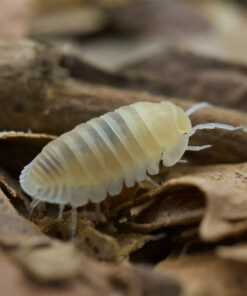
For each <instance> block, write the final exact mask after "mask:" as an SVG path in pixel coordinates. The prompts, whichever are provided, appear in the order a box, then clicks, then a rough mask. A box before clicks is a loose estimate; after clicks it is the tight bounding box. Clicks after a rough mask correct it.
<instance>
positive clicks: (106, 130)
mask: <svg viewBox="0 0 247 296" xmlns="http://www.w3.org/2000/svg"><path fill="white" fill-rule="evenodd" d="M206 105H207V104H205V103H202V104H199V105H196V106H195V107H192V108H193V110H192V109H190V110H189V111H187V112H188V114H189V115H190V114H191V113H192V112H194V111H196V110H197V109H199V108H202V107H205V106H206ZM198 106H199V107H198ZM205 125H206V127H204V126H205ZM205 125H200V127H199V126H198V128H196V127H194V128H192V127H191V122H190V119H189V116H188V115H187V114H186V112H184V111H183V110H182V109H181V108H180V107H178V106H176V105H174V104H172V103H170V102H168V101H163V102H161V103H150V102H138V103H135V104H132V105H128V106H124V107H121V108H119V109H117V110H115V111H114V112H108V113H106V114H104V115H103V116H100V117H99V118H94V119H92V120H89V121H88V122H87V123H83V124H79V125H78V126H76V127H75V128H74V129H72V130H71V131H70V132H67V133H65V134H63V135H61V136H60V137H58V138H57V139H55V140H53V141H52V142H50V143H49V144H48V145H47V146H45V147H44V148H43V150H42V152H41V153H40V154H39V155H37V157H36V158H35V159H34V160H33V161H32V162H31V163H30V164H28V165H27V166H26V167H25V168H24V169H23V171H22V173H21V176H20V184H21V187H22V188H23V190H24V191H25V192H26V193H28V194H29V195H31V196H32V197H33V198H34V202H35V204H33V206H35V205H36V204H37V201H46V202H51V203H57V204H59V205H65V204H70V205H71V206H72V207H73V208H77V207H79V206H83V205H85V204H87V203H88V201H92V202H95V203H99V202H101V201H103V200H104V199H105V198H106V196H107V194H108V193H109V194H110V195H117V194H119V193H120V192H121V190H122V187H123V184H125V185H126V186H127V187H132V186H133V185H134V184H135V182H142V181H144V180H147V178H148V175H147V173H148V174H149V175H156V174H158V173H159V164H160V161H161V160H162V161H163V164H164V165H165V166H172V165H174V164H175V163H177V162H178V161H179V160H180V159H181V157H182V155H183V154H184V152H185V150H186V149H187V150H201V149H204V148H208V147H209V145H206V146H202V147H189V146H188V140H189V136H190V135H192V134H193V133H194V132H195V130H196V129H202V128H215V127H221V128H226V129H233V128H232V127H229V126H226V125H217V124H214V123H213V124H211V126H209V125H210V124H205ZM212 125H214V126H212ZM193 129H194V130H193ZM74 220H75V219H74ZM73 223H74V224H75V223H76V222H73ZM73 228H75V226H73Z"/></svg>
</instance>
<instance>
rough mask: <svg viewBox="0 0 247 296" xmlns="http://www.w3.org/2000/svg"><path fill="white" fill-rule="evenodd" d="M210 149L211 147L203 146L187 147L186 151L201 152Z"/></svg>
mask: <svg viewBox="0 0 247 296" xmlns="http://www.w3.org/2000/svg"><path fill="white" fill-rule="evenodd" d="M210 147H212V145H203V146H187V148H186V151H201V150H204V149H207V148H210Z"/></svg>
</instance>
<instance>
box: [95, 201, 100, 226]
mask: <svg viewBox="0 0 247 296" xmlns="http://www.w3.org/2000/svg"><path fill="white" fill-rule="evenodd" d="M99 220H100V203H95V223H96V225H97V224H98V223H99Z"/></svg>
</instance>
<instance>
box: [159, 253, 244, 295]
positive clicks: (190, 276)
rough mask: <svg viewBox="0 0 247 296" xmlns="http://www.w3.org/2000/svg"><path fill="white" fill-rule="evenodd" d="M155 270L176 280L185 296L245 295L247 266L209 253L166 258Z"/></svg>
mask: <svg viewBox="0 0 247 296" xmlns="http://www.w3.org/2000/svg"><path fill="white" fill-rule="evenodd" d="M155 271H156V272H158V273H159V274H162V275H165V276H170V277H173V278H174V279H177V280H178V281H179V282H180V284H181V286H182V295H183V296H198V295H210V296H218V295H224V296H236V295H239V296H244V295H245V293H246V289H247V280H246V272H247V265H246V264H244V263H236V262H232V261H227V260H222V259H218V258H217V257H214V256H212V255H210V254H208V255H207V254H205V255H198V256H185V257H182V258H180V259H177V260H176V259H167V260H165V261H163V262H161V263H159V264H158V265H157V266H156V268H155Z"/></svg>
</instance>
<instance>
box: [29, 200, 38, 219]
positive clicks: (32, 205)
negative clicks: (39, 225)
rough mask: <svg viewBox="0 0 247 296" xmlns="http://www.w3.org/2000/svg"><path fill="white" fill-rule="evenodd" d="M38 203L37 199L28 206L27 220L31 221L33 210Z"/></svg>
mask: <svg viewBox="0 0 247 296" xmlns="http://www.w3.org/2000/svg"><path fill="white" fill-rule="evenodd" d="M39 202H40V201H39V200H38V199H34V200H33V201H32V202H31V203H30V205H29V210H28V220H31V219H32V215H33V209H34V208H35V207H36V206H37V205H38V203H39Z"/></svg>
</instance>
